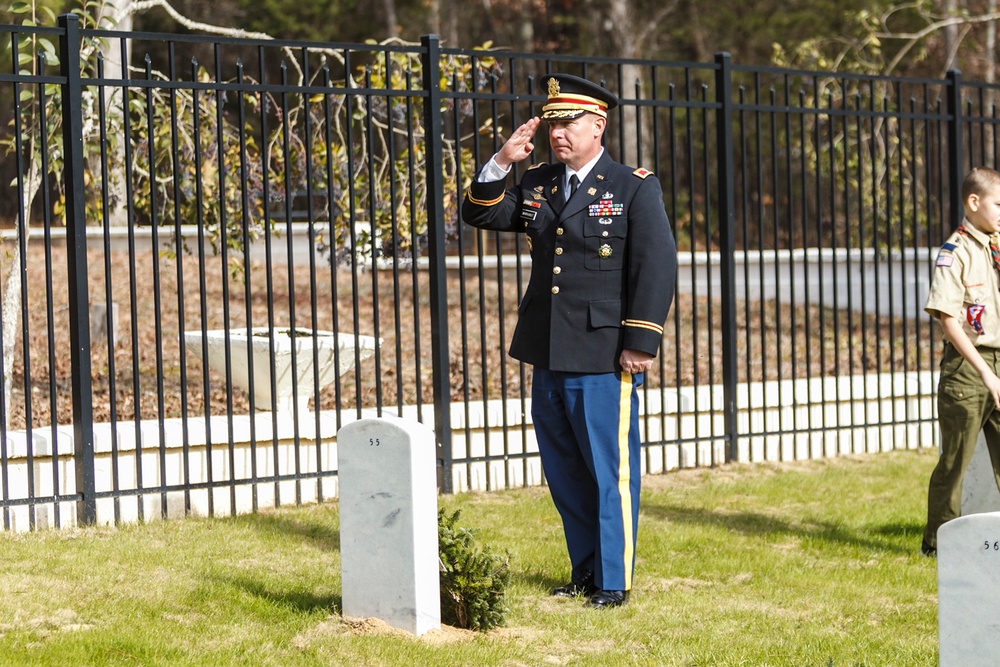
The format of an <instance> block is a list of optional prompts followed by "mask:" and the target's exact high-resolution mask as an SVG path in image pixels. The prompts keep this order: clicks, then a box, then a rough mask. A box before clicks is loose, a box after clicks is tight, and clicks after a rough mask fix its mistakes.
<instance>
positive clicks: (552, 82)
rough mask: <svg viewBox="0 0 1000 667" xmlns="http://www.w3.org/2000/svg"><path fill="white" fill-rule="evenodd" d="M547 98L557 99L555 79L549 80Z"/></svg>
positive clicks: (557, 92)
mask: <svg viewBox="0 0 1000 667" xmlns="http://www.w3.org/2000/svg"><path fill="white" fill-rule="evenodd" d="M549 97H559V81H558V80H557V79H556V78H555V77H552V78H550V79H549Z"/></svg>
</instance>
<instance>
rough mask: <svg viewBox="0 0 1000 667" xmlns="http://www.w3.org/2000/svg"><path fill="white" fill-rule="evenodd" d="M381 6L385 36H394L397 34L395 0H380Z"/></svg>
mask: <svg viewBox="0 0 1000 667" xmlns="http://www.w3.org/2000/svg"><path fill="white" fill-rule="evenodd" d="M435 4H436V3H435ZM382 7H383V9H384V10H385V27H386V33H385V36H386V37H396V36H397V35H399V23H398V22H397V21H396V0H382Z"/></svg>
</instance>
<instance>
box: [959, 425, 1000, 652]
mask: <svg viewBox="0 0 1000 667" xmlns="http://www.w3.org/2000/svg"><path fill="white" fill-rule="evenodd" d="M981 512H1000V490H998V489H997V482H996V477H994V476H993V465H992V464H991V463H990V451H989V450H988V449H987V448H986V437H985V436H984V435H983V434H982V432H980V433H979V439H978V440H976V451H974V452H973V453H972V461H971V462H970V463H969V467H968V469H967V470H966V471H965V476H963V477H962V516H968V515H969V514H979V513H981ZM998 662H1000V658H998Z"/></svg>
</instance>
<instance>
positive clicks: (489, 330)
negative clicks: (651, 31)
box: [0, 17, 1000, 530]
mask: <svg viewBox="0 0 1000 667" xmlns="http://www.w3.org/2000/svg"><path fill="white" fill-rule="evenodd" d="M0 38H2V39H3V42H4V43H3V45H2V46H3V50H4V52H5V53H8V54H10V57H11V61H10V62H11V67H10V68H9V70H8V72H9V73H0V128H2V129H0V132H2V136H0V140H2V143H3V146H2V147H0V148H2V149H3V150H5V151H6V152H7V159H6V160H4V167H3V169H4V170H6V171H4V174H5V175H7V176H8V178H6V179H5V180H4V185H3V186H2V190H0V216H2V222H3V225H0V244H2V246H3V248H4V254H3V257H4V259H3V262H2V270H3V274H2V287H3V294H4V299H3V302H4V307H3V313H2V322H3V327H2V329H0V348H2V350H3V355H2V358H0V371H2V375H3V377H4V379H5V381H4V383H3V384H2V385H0V394H2V396H0V399H2V400H0V408H2V409H0V511H2V517H3V519H2V521H3V526H4V528H6V529H11V528H13V529H17V530H21V529H30V528H34V527H42V526H63V525H72V524H75V523H94V522H119V521H130V520H136V519H149V518H156V517H168V516H178V515H185V514H204V515H228V514H233V513H237V512H242V511H254V510H256V509H258V508H260V507H264V506H273V505H280V504H288V503H302V502H310V501H321V500H323V499H325V498H329V497H333V496H335V495H336V493H337V470H336V433H337V431H338V430H339V429H340V428H341V427H342V426H343V425H344V424H346V423H348V422H350V421H353V420H356V419H360V418H365V417H369V416H382V415H402V416H405V417H412V418H414V419H417V420H419V421H423V422H425V423H428V424H433V425H434V428H435V431H436V434H437V440H438V474H439V480H438V482H439V488H440V489H441V490H442V491H445V492H450V491H454V490H462V489H494V488H508V487H513V486H523V485H529V484H538V483H543V482H544V479H543V476H542V473H541V469H540V465H539V462H538V456H537V448H536V447H535V444H534V435H533V428H532V424H531V421H530V394H529V392H528V387H529V386H530V382H531V368H530V367H528V366H525V365H524V364H521V363H519V362H517V361H516V360H513V359H511V358H510V357H509V356H508V355H507V354H506V347H507V343H508V341H509V339H510V335H511V332H512V331H513V327H514V324H515V322H516V318H517V307H518V302H519V299H520V295H521V294H522V293H523V289H524V286H525V281H526V279H527V276H528V273H529V272H530V268H531V262H530V256H529V255H528V254H527V252H526V247H525V245H526V242H525V240H524V239H523V238H522V237H520V235H501V234H499V233H495V232H485V231H481V230H476V229H473V228H471V227H468V226H464V225H462V224H461V220H460V216H459V208H460V203H461V201H462V198H463V197H464V196H465V193H466V188H467V187H468V184H469V183H470V182H471V180H472V179H473V178H474V176H475V173H476V170H477V168H478V167H479V166H480V165H482V164H484V163H485V162H486V161H487V160H489V158H490V157H491V156H492V155H493V153H494V152H495V151H496V150H497V149H498V148H499V147H500V146H501V145H502V143H503V141H504V138H505V137H506V136H509V134H510V132H511V131H512V130H513V129H514V128H516V127H517V126H518V125H520V124H521V123H523V122H524V121H525V120H527V119H529V118H531V117H532V116H535V115H538V114H539V113H540V110H541V105H542V104H544V101H545V95H544V93H543V91H542V90H541V89H540V85H539V82H540V80H541V78H542V77H543V76H544V75H545V74H546V73H548V72H553V71H562V72H569V73H573V74H577V75H580V76H584V77H587V78H589V79H591V80H594V81H599V82H601V83H602V84H603V85H605V86H606V87H608V88H609V89H610V90H612V91H613V92H614V93H615V94H616V95H618V97H619V98H620V100H621V104H620V106H619V107H618V108H617V109H615V110H614V111H613V112H612V114H611V118H610V121H611V122H610V124H609V132H608V135H607V137H606V144H607V150H608V151H609V152H610V153H611V155H612V156H613V157H615V159H617V160H619V161H621V162H624V163H626V164H632V165H635V166H644V167H646V168H648V169H650V170H652V171H653V172H655V173H656V174H657V176H658V177H659V178H660V181H661V183H662V185H663V191H664V205H665V207H666V210H667V213H668V216H669V218H670V221H671V224H672V225H673V228H674V235H675V237H676V239H677V241H678V246H679V251H680V256H679V275H678V281H677V293H676V294H675V301H674V304H675V305H674V307H673V309H672V311H671V314H670V316H669V319H668V322H667V326H666V328H665V332H664V337H663V343H662V348H661V352H660V354H659V356H658V358H657V360H656V364H655V365H654V368H653V369H652V370H651V371H650V372H649V373H648V374H647V380H646V382H645V384H644V387H643V389H642V392H641V394H642V406H643V407H642V410H643V416H642V420H643V421H642V429H643V435H644V438H643V440H644V445H643V447H644V461H643V464H644V466H645V470H646V471H647V472H661V471H667V470H671V469H676V468H682V467H693V466H709V465H716V464H720V463H723V462H728V461H760V460H786V459H798V458H808V457H815V456H829V455H837V454H840V453H848V452H859V451H882V450H885V449H893V448H908V447H921V446H931V445H934V444H936V433H935V430H936V421H935V420H936V414H935V409H934V399H935V397H934V391H935V389H934V378H935V368H936V363H935V356H936V353H937V351H938V349H937V348H938V345H939V334H938V333H937V332H936V330H935V329H934V327H933V326H932V325H931V321H930V320H929V319H928V318H927V317H926V316H925V315H924V314H923V311H922V308H923V303H924V301H925V299H926V295H927V290H928V287H929V283H930V276H931V272H932V267H933V259H934V256H935V254H936V248H937V247H938V246H940V244H941V243H942V242H943V240H944V238H945V236H946V235H947V234H948V233H949V232H950V230H951V229H952V228H953V227H954V226H955V225H956V224H957V222H958V220H959V217H960V210H961V209H960V206H961V202H960V201H959V200H958V194H957V193H958V187H959V181H960V179H961V178H962V176H963V174H964V172H965V171H967V170H968V169H969V168H970V167H971V166H973V165H988V166H994V167H995V166H997V164H998V150H997V148H998V145H1000V144H998V138H997V132H996V128H997V111H996V103H995V99H994V95H995V91H996V90H997V87H995V86H989V85H985V84H981V83H974V82H964V81H962V79H961V78H960V76H959V75H958V74H957V73H954V72H953V73H950V74H949V75H948V77H947V78H945V79H940V80H939V79H927V80H923V79H902V78H892V77H865V76H858V75H847V74H836V73H825V72H806V71H794V70H784V69H775V68H764V67H746V66H742V65H737V64H734V63H732V62H731V61H730V58H729V56H728V55H726V54H719V55H718V56H717V57H716V59H715V60H714V61H713V62H712V63H701V64H693V63H675V62H659V61H648V60H632V59H612V58H583V57H575V56H552V55H535V54H522V53H507V52H489V51H467V50H460V49H449V48H442V46H441V45H440V44H439V42H438V40H437V38H436V37H434V36H428V37H425V38H424V39H423V40H422V42H421V43H420V44H419V45H399V44H393V45H374V44H365V45H359V44H326V43H309V42H282V41H255V40H241V39H219V38H205V37H198V36H190V35H185V36H179V35H159V34H147V33H122V32H115V31H103V30H102V31H99V30H89V29H82V28H80V27H79V26H78V25H77V19H75V18H73V17H62V18H60V25H59V27H58V28H24V27H17V26H0ZM123 64H124V66H123ZM553 159H554V158H553V157H552V154H551V153H550V150H549V147H548V145H547V140H546V137H545V136H544V133H539V135H538V136H537V137H536V149H535V156H534V160H533V162H538V161H552V160H553ZM527 164H528V163H523V164H520V165H516V166H515V168H514V171H515V173H514V175H513V178H519V177H520V176H521V174H522V173H523V169H525V168H526V167H527ZM7 183H12V185H9V186H8V185H6V184H7ZM64 285H65V286H66V287H63V286H64ZM567 344H571V341H568V342H567Z"/></svg>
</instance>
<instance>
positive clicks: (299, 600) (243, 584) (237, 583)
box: [213, 574, 343, 613]
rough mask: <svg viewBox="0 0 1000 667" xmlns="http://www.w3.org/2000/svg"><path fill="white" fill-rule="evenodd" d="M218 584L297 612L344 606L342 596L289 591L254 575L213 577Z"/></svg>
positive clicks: (297, 590)
mask: <svg viewBox="0 0 1000 667" xmlns="http://www.w3.org/2000/svg"><path fill="white" fill-rule="evenodd" d="M213 579H214V580H215V582H216V583H219V584H222V585H225V586H231V587H232V588H236V589H239V590H242V591H243V592H245V593H247V594H249V595H252V596H254V597H256V598H259V599H261V600H264V601H266V602H269V603H271V604H273V605H274V606H276V607H282V608H285V609H292V610H294V611H296V612H303V613H312V612H315V611H327V612H332V611H335V610H337V609H340V608H341V607H342V606H343V601H342V598H341V596H340V595H332V594H331V595H317V594H316V593H314V592H313V591H310V590H306V589H294V588H292V589H289V588H287V587H280V586H275V585H268V584H267V583H265V582H262V581H260V580H259V579H255V578H254V577H253V576H252V575H249V574H248V575H233V576H221V577H213Z"/></svg>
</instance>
